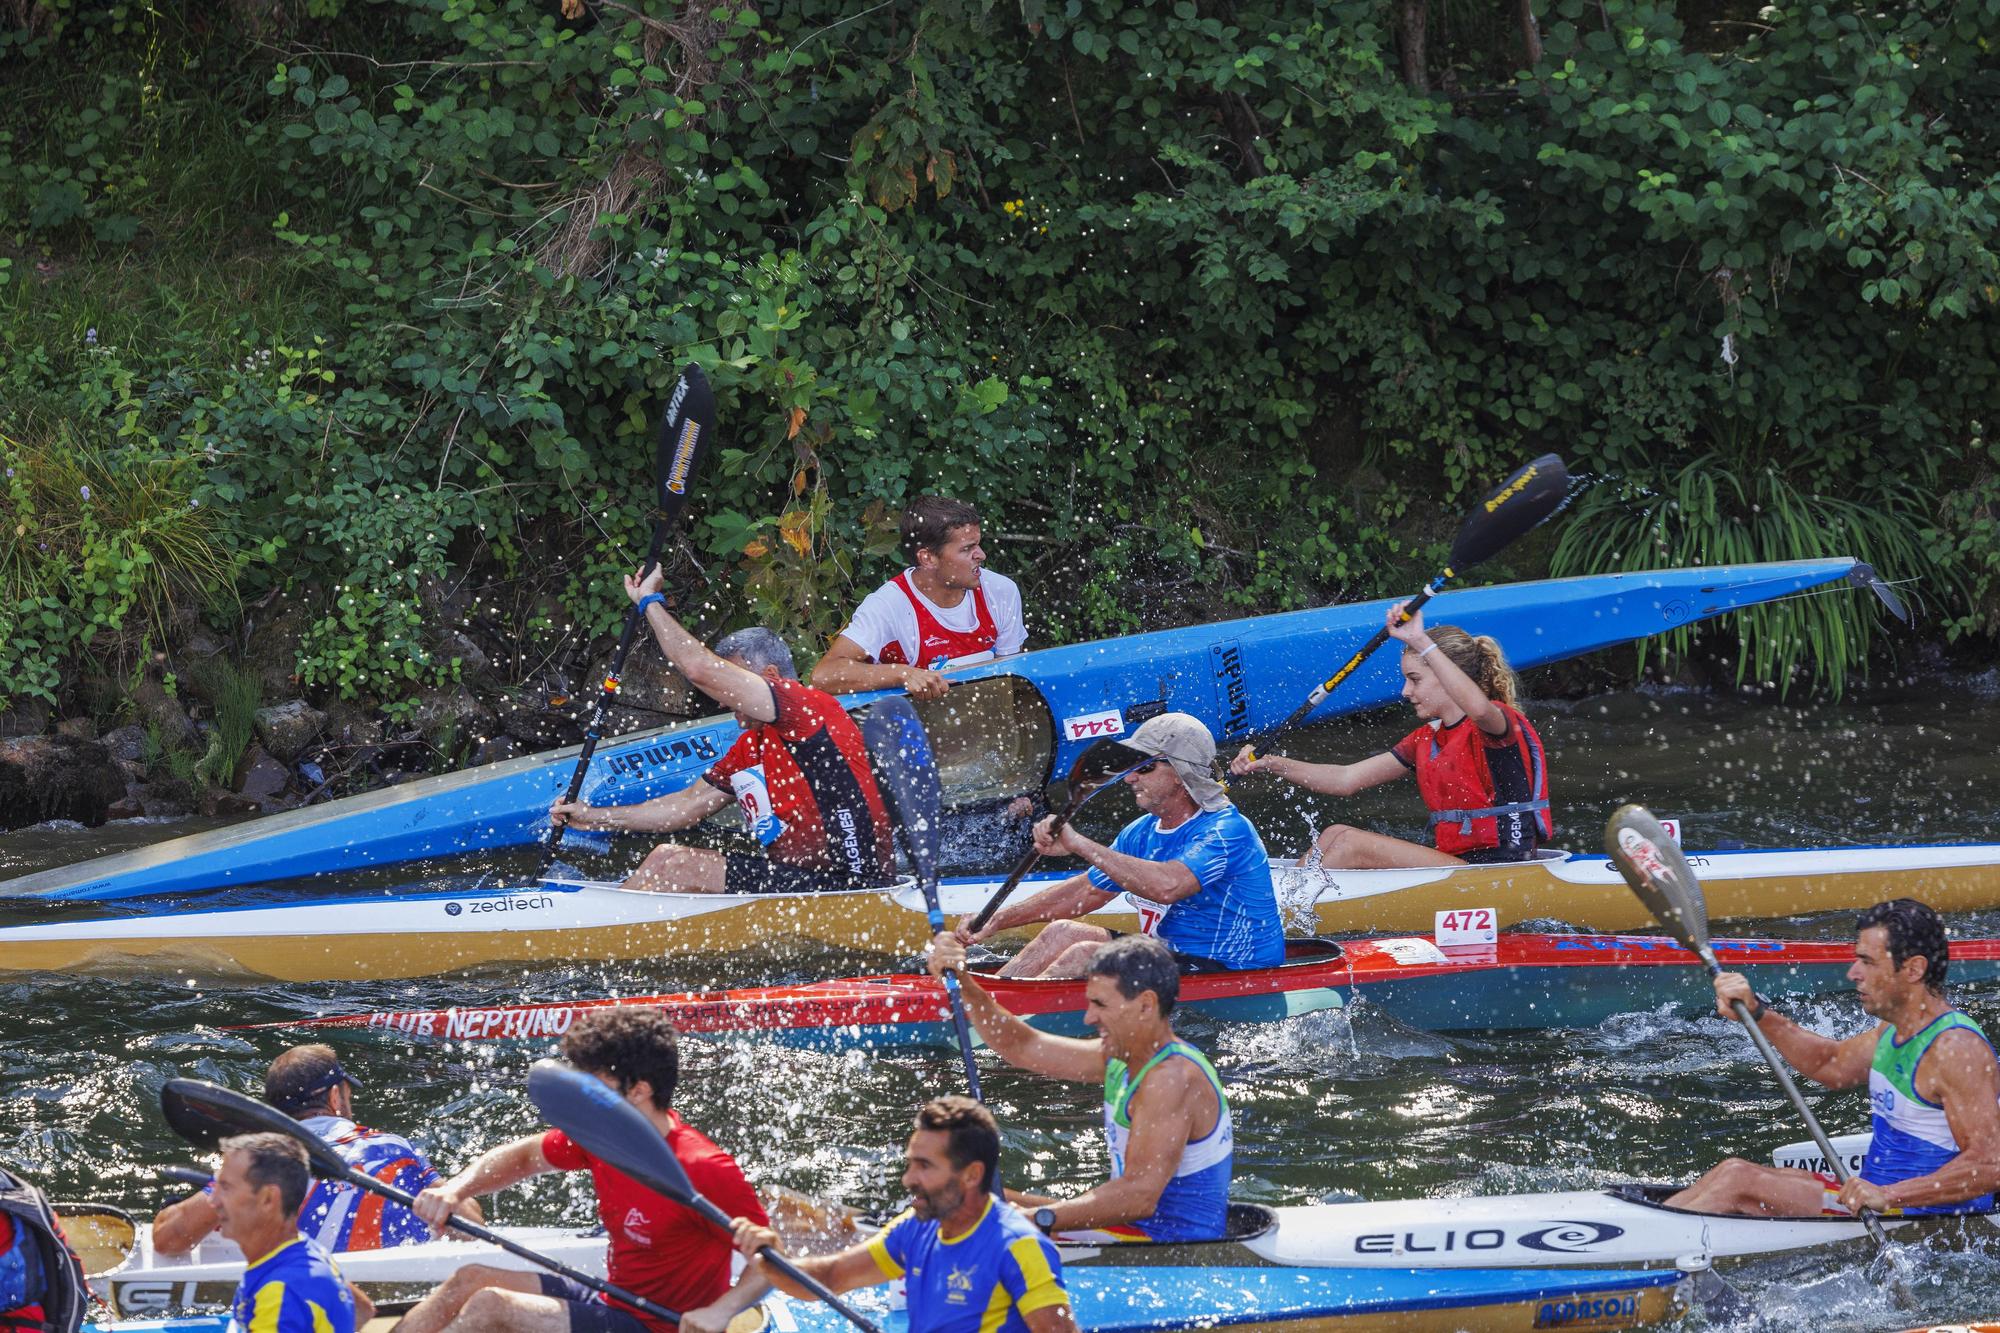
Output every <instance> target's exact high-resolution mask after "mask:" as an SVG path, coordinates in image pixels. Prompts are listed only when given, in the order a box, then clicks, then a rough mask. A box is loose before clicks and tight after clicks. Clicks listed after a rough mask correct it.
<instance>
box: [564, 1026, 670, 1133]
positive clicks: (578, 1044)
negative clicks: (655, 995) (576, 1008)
mask: <svg viewBox="0 0 2000 1333" xmlns="http://www.w3.org/2000/svg"><path fill="white" fill-rule="evenodd" d="M562 1055H563V1059H565V1060H567V1061H569V1062H570V1063H571V1064H573V1065H575V1066H576V1067H577V1068H578V1069H581V1070H582V1071H583V1072H584V1073H586V1074H603V1075H605V1076H606V1077H607V1078H609V1079H610V1080H611V1081H612V1082H613V1083H616V1084H617V1085H618V1091H620V1092H630V1091H631V1090H632V1085H633V1084H635V1083H637V1082H639V1081H640V1080H641V1079H644V1080H645V1081H646V1082H647V1083H650V1084H652V1086H653V1107H654V1109H655V1110H660V1111H666V1110H670V1109H672V1107H673V1104H674V1085H675V1084H676V1083H678V1082H680V1077H681V1040H680V1034H679V1033H678V1032H676V1031H675V1030H674V1025H673V1023H672V1022H670V1021H669V1020H668V1018H667V1016H666V1014H664V1013H662V1012H661V1011H660V1010H658V1009H643V1008H631V1009H626V1008H610V1009H595V1010H592V1011H590V1012H589V1013H586V1014H584V1015H583V1016H581V1017H580V1018H578V1019H577V1020H576V1022H574V1023H572V1024H571V1025H570V1029H569V1031H568V1032H565V1033H563V1039H562Z"/></svg>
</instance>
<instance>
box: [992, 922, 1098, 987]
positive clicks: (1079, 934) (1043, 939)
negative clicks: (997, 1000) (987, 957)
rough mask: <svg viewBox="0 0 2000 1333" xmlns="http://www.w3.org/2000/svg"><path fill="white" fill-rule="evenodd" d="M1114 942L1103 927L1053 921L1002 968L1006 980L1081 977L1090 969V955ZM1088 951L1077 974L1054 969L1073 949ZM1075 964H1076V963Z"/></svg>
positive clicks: (1066, 959)
mask: <svg viewBox="0 0 2000 1333" xmlns="http://www.w3.org/2000/svg"><path fill="white" fill-rule="evenodd" d="M1109 943H1111V932H1110V931H1108V930H1106V929H1104V927H1102V926H1087V925H1085V924H1084V923H1083V922H1081V921H1068V920H1063V921H1051V922H1049V924H1048V925H1047V926H1044V927H1043V928H1042V933H1041V934H1039V935H1037V936H1035V938H1033V939H1032V940H1029V941H1028V947H1027V948H1025V949H1023V950H1021V952H1019V953H1017V954H1015V955H1014V956H1013V957H1012V958H1010V959H1008V960H1007V965H1006V966H1005V967H1003V968H1001V969H1000V975H1001V976H1003V977H1080V976H1082V975H1084V973H1085V972H1086V971H1088V970H1089V965H1090V964H1089V957H1090V954H1093V953H1095V952H1097V950H1098V949H1100V948H1102V947H1103V946H1104V945H1107V944H1109ZM1079 948H1081V949H1085V950H1086V952H1085V954H1084V962H1083V964H1082V965H1081V966H1079V967H1078V968H1077V970H1076V971H1074V972H1058V971H1055V970H1054V969H1055V968H1056V967H1057V966H1058V965H1061V964H1063V963H1065V962H1066V961H1069V954H1070V951H1071V950H1072V949H1079ZM1072 965H1074V964H1073V963H1072Z"/></svg>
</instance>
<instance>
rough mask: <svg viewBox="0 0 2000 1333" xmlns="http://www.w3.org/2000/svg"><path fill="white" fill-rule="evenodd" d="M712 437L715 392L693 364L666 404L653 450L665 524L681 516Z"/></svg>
mask: <svg viewBox="0 0 2000 1333" xmlns="http://www.w3.org/2000/svg"><path fill="white" fill-rule="evenodd" d="M713 434H715V391H714V390H712V389H710V388H709V387H708V376H707V375H705V374H703V373H702V369H701V367H700V366H698V365H695V364H694V363H693V362H692V361H690V362H689V363H688V364H687V368H686V369H684V370H682V371H681V377H680V379H679V381H677V382H676V383H675V385H674V392H673V396H672V397H671V398H669V399H668V400H667V414H666V415H665V416H663V417H661V418H660V434H659V439H658V441H657V442H656V443H655V446H654V456H653V475H654V477H656V478H657V479H658V486H659V496H658V499H659V504H660V517H661V519H662V520H667V519H671V518H673V517H674V516H675V515H677V514H679V513H680V511H681V506H682V505H684V504H686V503H687V495H688V483H689V482H690V481H692V480H693V478H694V472H695V468H696V467H697V466H698V465H699V464H700V462H701V455H702V451H703V450H704V449H706V448H707V447H708V437H709V436H711V435H713Z"/></svg>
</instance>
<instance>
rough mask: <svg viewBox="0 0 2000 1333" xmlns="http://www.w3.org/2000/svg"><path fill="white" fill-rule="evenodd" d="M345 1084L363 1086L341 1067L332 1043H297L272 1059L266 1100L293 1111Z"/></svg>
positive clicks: (265, 1083)
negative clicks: (322, 1044)
mask: <svg viewBox="0 0 2000 1333" xmlns="http://www.w3.org/2000/svg"><path fill="white" fill-rule="evenodd" d="M342 1083H345V1084H347V1085H348V1086H349V1087H350V1088H359V1087H360V1086H361V1082H360V1080H358V1079H356V1078H355V1077H354V1075H352V1074H350V1073H348V1072H347V1071H346V1070H345V1069H342V1068H341V1067H340V1057H339V1056H337V1055H335V1054H334V1053H333V1048H332V1047H329V1046H297V1047H294V1048H292V1049H291V1050H289V1051H286V1052H285V1053H284V1054H283V1055H281V1056H279V1057H278V1058H277V1059H275V1060H273V1061H272V1062H271V1068H270V1072H268V1073H266V1074H265V1075H264V1100H265V1101H267V1102H269V1103H271V1105H273V1106H275V1107H277V1108H278V1109H279V1110H280V1111H284V1112H286V1113H287V1114H291V1113H294V1112H298V1111H303V1110H305V1109H306V1108H308V1107H310V1106H312V1105H313V1104H314V1103H316V1102H318V1101H319V1099H320V1095H321V1094H322V1093H324V1092H325V1091H326V1090H327V1089H329V1088H336V1087H339V1086H340V1085H341V1084H342Z"/></svg>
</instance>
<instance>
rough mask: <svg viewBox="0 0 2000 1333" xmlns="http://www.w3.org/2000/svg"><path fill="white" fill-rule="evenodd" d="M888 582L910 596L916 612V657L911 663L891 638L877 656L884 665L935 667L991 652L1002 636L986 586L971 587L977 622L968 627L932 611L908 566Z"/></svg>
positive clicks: (898, 643)
mask: <svg viewBox="0 0 2000 1333" xmlns="http://www.w3.org/2000/svg"><path fill="white" fill-rule="evenodd" d="M889 586H890V587H892V588H894V589H895V590H896V591H898V592H900V593H902V594H903V596H904V597H906V598H908V599H909V603H910V610H912V611H914V612H916V613H917V661H916V662H915V663H912V662H911V661H910V659H909V658H907V657H905V656H904V655H903V645H902V643H901V642H900V641H898V640H895V639H891V640H890V641H889V642H888V643H885V644H883V645H882V652H881V655H880V657H879V658H878V659H877V660H878V661H880V662H881V663H882V664H883V665H885V666H913V665H918V664H921V665H923V666H925V667H929V668H932V669H936V668H937V667H941V666H943V665H944V664H945V663H947V662H951V661H955V660H956V659H958V658H962V657H976V656H979V655H981V654H985V655H986V656H989V657H990V656H991V655H992V653H993V645H994V644H995V643H997V642H998V641H999V639H1000V630H999V627H998V626H996V625H995V624H994V622H993V612H992V611H991V610H989V609H988V608H987V605H986V590H985V589H984V588H979V587H975V588H973V590H972V609H973V616H974V623H973V626H972V628H971V629H969V630H957V629H950V628H947V627H946V625H945V624H944V622H943V621H941V620H939V619H938V618H937V617H936V616H934V615H932V614H931V609H930V607H929V606H928V605H927V604H926V603H925V601H924V599H923V598H921V597H919V596H917V590H916V589H915V588H913V587H911V586H910V574H909V571H908V570H905V571H903V572H902V573H901V574H898V575H896V577H895V578H893V579H890V580H889Z"/></svg>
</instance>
